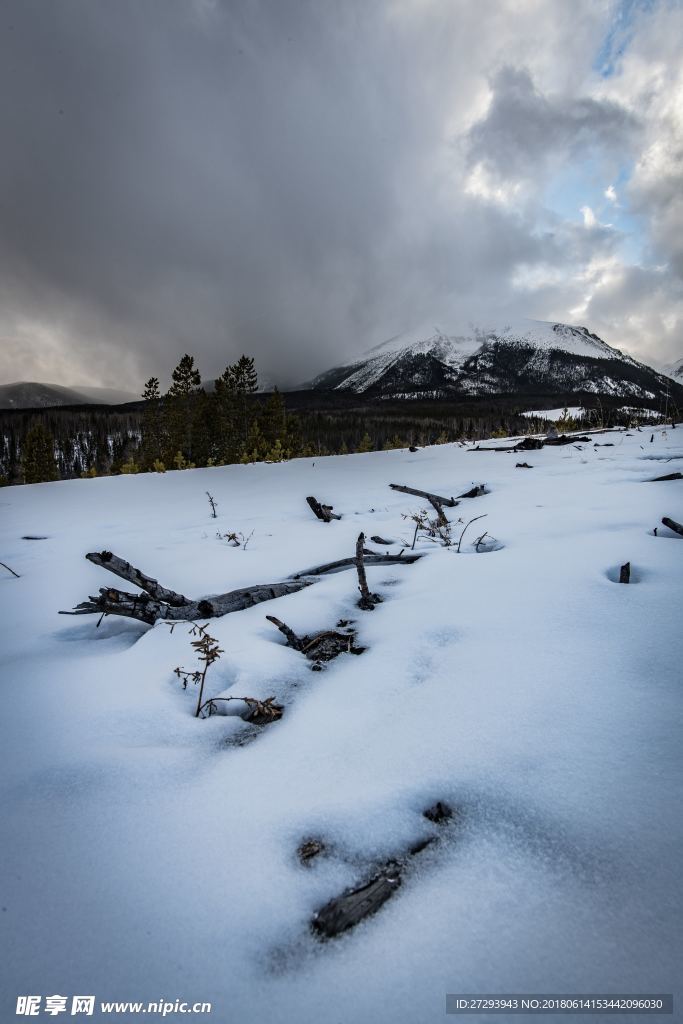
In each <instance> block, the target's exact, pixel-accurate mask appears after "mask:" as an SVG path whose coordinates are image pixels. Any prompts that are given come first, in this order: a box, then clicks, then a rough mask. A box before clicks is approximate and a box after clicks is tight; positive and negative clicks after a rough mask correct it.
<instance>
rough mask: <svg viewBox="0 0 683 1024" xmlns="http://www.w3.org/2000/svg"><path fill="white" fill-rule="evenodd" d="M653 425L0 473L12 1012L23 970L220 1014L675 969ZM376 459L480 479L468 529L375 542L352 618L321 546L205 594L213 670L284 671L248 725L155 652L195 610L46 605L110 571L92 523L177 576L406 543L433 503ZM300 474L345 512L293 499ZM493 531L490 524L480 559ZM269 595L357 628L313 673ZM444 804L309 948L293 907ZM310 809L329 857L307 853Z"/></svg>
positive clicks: (663, 586) (359, 876)
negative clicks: (252, 458) (228, 604)
mask: <svg viewBox="0 0 683 1024" xmlns="http://www.w3.org/2000/svg"><path fill="white" fill-rule="evenodd" d="M651 433H652V431H651V430H650V429H649V428H648V430H647V431H642V432H640V431H633V432H614V433H611V434H597V435H596V436H595V442H597V443H599V445H600V446H599V447H598V446H596V445H595V444H594V443H591V444H585V445H583V446H581V449H582V450H577V448H575V447H573V446H569V447H560V448H545V449H543V450H542V451H532V452H524V453H522V455H521V456H519V455H515V454H499V453H496V452H490V453H484V452H481V453H477V454H473V453H471V452H470V451H469V450H468V448H467V447H465V446H461V445H443V446H435V447H431V448H426V449H423V450H421V451H418V452H416V453H412V454H411V453H409V452H408V451H390V452H379V453H371V454H367V455H354V456H339V457H334V458H326V459H320V458H316V459H314V460H311V459H302V460H297V461H294V462H290V463H286V464H276V465H263V464H260V465H249V466H230V467H223V468H214V469H205V470H194V471H184V472H169V473H166V474H164V475H156V474H147V475H140V476H121V477H115V478H105V479H95V480H74V481H68V482H57V483H50V484H39V485H34V486H31V487H28V486H27V487H12V488H5V489H3V490H2V491H0V503H1V504H2V520H1V526H0V530H1V537H2V541H1V546H0V550H1V552H2V555H1V557H2V561H3V562H6V563H7V564H8V565H10V566H11V567H12V568H13V569H14V570H15V571H16V572H18V573H20V575H21V578H20V579H15V578H13V577H11V576H10V575H9V574H8V573H5V571H4V570H1V569H0V572H1V573H2V575H1V576H0V593H1V594H2V614H1V616H0V623H1V626H0V628H1V630H2V650H3V667H4V671H3V690H4V692H3V700H4V708H3V710H4V721H5V723H6V727H5V736H4V742H3V754H4V765H3V772H2V777H1V786H2V820H3V825H4V835H5V841H4V844H3V880H4V882H5V883H6V884H5V893H4V894H3V899H2V906H3V908H6V910H5V911H4V914H3V919H4V923H5V925H6V927H7V929H8V933H9V934H10V935H11V941H10V942H8V943H6V948H5V954H4V957H3V963H2V971H3V975H4V981H3V991H4V999H5V1000H6V1001H7V1002H8V1003H9V1004H10V1005H11V1006H12V1011H11V1015H12V1017H13V1014H14V1003H15V1000H16V997H17V995H19V994H22V993H32V992H42V993H43V994H46V995H47V994H52V993H56V992H59V993H94V994H96V995H97V998H98V999H117V1000H125V999H133V1000H138V999H140V1000H156V999H159V998H162V999H167V1000H175V999H176V998H180V999H188V1000H190V1001H195V1000H197V1001H199V1000H208V1001H211V1002H212V1003H213V1005H214V1010H213V1014H212V1017H211V1019H215V1020H218V1021H228V1020H234V1021H240V1022H259V1024H260V1022H262V1021H263V1022H265V1021H269V1022H277V1024H279V1022H291V1021H297V1022H302V1024H309V1022H310V1024H313V1022H326V1021H331V1022H338V1021H339V1022H341V1021H344V1022H346V1021H355V1022H370V1021H373V1022H380V1024H383V1022H387V1024H388V1022H390V1021H391V1022H406V1024H408V1022H410V1024H412V1022H418V1021H419V1022H422V1021H431V1020H435V1019H440V1017H441V1016H442V1015H443V1010H444V999H445V994H446V992H453V993H457V992H477V991H479V992H534V991H537V992H553V991H555V992H565V993H567V992H648V991H649V992H657V991H660V992H670V991H671V990H672V987H673V986H674V985H675V984H676V980H677V978H678V977H679V976H680V974H679V965H680V955H681V948H680V947H681V941H680V940H681V924H680V922H681V909H682V908H681V897H680V894H681V891H682V890H681V884H680V883H681V864H682V863H683V858H682V857H681V840H682V839H683V823H682V821H681V815H680V787H681V747H680V728H681V711H680V707H681V704H680V665H681V655H682V654H683V643H682V641H681V630H680V607H681V597H682V593H681V590H682V588H681V579H682V574H681V563H682V561H683V538H680V537H678V536H676V535H675V534H674V533H672V532H671V531H669V530H667V529H666V528H664V527H662V526H661V525H659V527H658V531H657V535H655V534H654V532H653V528H654V527H656V526H657V525H658V524H660V520H661V517H662V516H663V515H668V516H670V517H672V518H673V519H675V520H678V521H681V520H683V484H682V483H681V482H678V481H673V482H662V483H649V482H646V481H648V480H650V479H651V478H652V477H653V476H658V475H661V474H662V473H666V472H671V471H673V470H675V469H679V468H681V469H683V430H681V428H680V427H679V428H678V429H676V430H671V429H669V430H663V429H661V428H655V429H654V441H653V442H652V443H650V436H651ZM494 443H495V444H497V445H499V446H500V445H504V443H505V442H502V441H496V442H494ZM605 444H611V445H613V446H612V447H603V446H602V445H605ZM518 461H526V462H528V463H531V464H532V466H533V469H532V470H520V469H517V468H516V463H517V462H518ZM392 482H395V483H406V484H409V485H411V486H415V487H418V488H420V487H421V488H425V489H427V490H430V491H435V492H436V493H441V494H444V495H450V494H459V493H461V492H462V491H464V490H466V489H467V488H469V487H470V486H471V485H472V483H478V482H485V483H486V485H487V487H488V488H489V493H487V494H486V495H484V496H483V497H480V498H476V499H472V500H464V501H463V502H462V503H461V505H460V506H459V507H458V508H457V509H452V510H447V511H449V518H451V519H452V520H456V519H457V518H458V516H459V515H462V516H463V517H466V518H467V519H469V518H471V517H472V516H475V515H479V514H483V513H485V514H486V518H485V519H483V520H481V521H480V522H478V523H477V524H475V525H473V526H472V527H470V529H469V531H468V533H467V534H466V536H465V542H464V548H463V553H461V554H456V553H455V551H454V549H453V548H443V547H440V546H438V545H436V544H435V543H433V542H428V541H426V540H424V541H421V542H419V543H418V550H419V551H420V552H422V553H424V556H425V557H423V558H422V559H421V560H420V561H418V562H417V563H416V564H414V565H397V566H388V567H368V578H369V582H370V587H371V589H372V590H374V591H377V592H379V593H380V594H381V595H382V597H383V599H384V600H383V603H382V604H380V605H379V606H378V607H377V608H376V609H375V610H374V611H372V612H361V611H360V610H358V609H357V608H356V607H355V601H356V598H357V591H356V581H355V577H354V575H353V574H352V573H350V572H340V573H337V574H335V575H331V576H329V577H322V578H321V579H320V581H319V582H317V583H315V584H314V585H312V586H310V587H308V588H307V589H305V590H302V591H300V592H299V593H297V594H294V595H290V596H288V597H285V598H281V599H279V600H276V601H272V602H269V603H267V604H263V605H260V606H257V607H255V608H251V609H249V610H246V611H243V612H239V613H235V614H232V615H228V616H225V617H224V618H222V619H218V620H211V622H210V631H211V633H212V635H213V636H215V637H217V639H218V640H219V642H220V646H221V648H223V650H224V654H223V655H222V657H221V659H220V661H219V662H218V663H217V664H216V665H214V666H213V667H212V668H211V669H210V671H209V674H208V680H207V691H206V696H215V695H217V694H220V693H223V694H230V695H237V696H240V697H244V696H252V697H259V698H264V697H267V696H270V695H271V694H273V695H275V696H276V697H277V698H278V700H279V701H280V702H281V703H282V704H284V706H285V714H284V717H283V718H282V720H281V721H279V722H276V723H274V724H272V725H268V726H266V727H263V728H262V729H260V730H257V729H256V727H253V726H248V725H247V724H245V723H244V722H243V721H242V720H241V719H239V718H236V717H235V716H234V715H231V716H229V717H227V716H215V717H212V718H210V719H206V720H197V719H195V718H194V717H193V714H192V712H193V710H194V704H195V700H196V691H195V690H194V687H193V686H192V684H190V685H189V686H188V689H187V691H184V690H183V689H182V686H181V684H180V681H179V680H178V679H177V677H176V676H175V675H174V674H173V669H174V668H175V666H177V665H182V666H185V667H193V666H194V664H195V663H194V661H193V657H192V651H191V648H190V637H188V635H187V628H186V627H185V626H184V625H182V624H181V625H179V626H177V627H176V628H175V629H174V630H173V632H171V631H170V630H169V628H168V627H167V626H165V625H164V624H158V625H157V626H155V627H154V628H150V629H147V628H146V627H143V626H141V625H138V624H135V623H132V622H130V621H126V620H117V619H115V618H113V617H110V618H107V619H105V620H104V621H103V622H102V624H101V626H100V627H99V628H97V625H96V623H97V619H96V617H82V618H66V617H60V616H59V615H58V614H57V612H58V609H68V608H71V607H72V606H73V605H74V604H76V603H77V602H78V601H81V600H84V599H85V598H86V597H87V595H88V594H94V593H97V588H98V587H100V586H106V585H113V586H117V585H118V584H117V581H115V580H114V577H112V576H111V575H110V574H108V573H106V572H105V571H104V570H103V569H101V568H99V567H96V566H94V565H92V564H91V563H89V562H87V561H86V560H85V559H84V557H83V556H84V554H85V553H86V552H87V551H91V550H101V549H103V548H107V549H110V550H112V551H114V552H116V553H117V554H119V555H121V556H123V557H124V558H126V559H130V561H131V562H132V563H133V564H135V565H138V566H140V568H142V569H143V570H144V571H145V572H147V573H149V574H150V575H152V576H154V577H156V578H158V579H160V580H161V582H162V583H164V584H165V585H166V586H169V587H172V588H173V589H175V590H178V591H181V592H183V593H186V594H189V595H191V596H200V595H205V594H211V593H217V592H221V591H224V590H227V589H232V588H237V587H242V586H248V585H249V584H252V583H256V582H263V583H265V582H271V581H275V580H280V579H283V578H285V577H287V576H288V575H289V574H292V573H295V572H298V571H301V570H303V569H306V568H307V567H310V566H312V565H315V564H318V563H321V562H325V561H329V560H333V559H336V558H341V557H344V556H346V555H350V554H352V553H353V550H354V545H355V540H356V537H357V535H358V533H359V531H360V530H364V531H365V533H366V535H367V536H371V535H373V534H381V535H382V536H383V537H387V538H393V539H395V541H396V545H395V546H394V547H392V548H391V549H390V550H393V551H398V550H399V548H400V547H401V546H405V545H406V543H407V542H408V540H409V538H412V523H409V522H406V521H405V520H403V519H402V514H403V513H410V512H412V511H415V510H416V509H419V508H421V507H422V502H421V501H420V499H418V498H415V499H413V498H411V497H410V496H409V495H406V494H401V493H397V492H394V491H392V490H390V489H389V487H388V485H389V483H392ZM207 490H208V491H210V492H211V494H212V495H213V496H214V497H215V499H216V501H217V503H218V518H217V519H212V518H211V517H210V510H209V506H208V502H207V499H206V495H205V491H207ZM308 494H315V495H316V496H317V497H318V498H319V499H320V500H324V501H326V502H328V503H331V504H333V505H334V506H335V510H336V511H338V512H340V513H342V514H343V518H342V520H341V521H339V522H333V523H331V524H323V523H320V522H318V521H317V520H315V519H314V518H313V516H312V515H311V513H310V510H309V509H308V507H307V505H306V504H305V500H304V499H305V497H306V495H308ZM477 528H479V530H478V529H477ZM460 529H462V527H459V528H456V535H457V533H459V531H460ZM484 529H486V530H487V531H488V532H489V533H490V535H491V536H493V537H495V538H496V539H497V541H498V549H497V550H491V551H488V552H486V553H484V552H480V553H478V554H477V553H476V552H475V550H474V541H475V540H476V537H477V534H478V533H479V532H481V531H483V530H484ZM231 530H238V531H241V532H243V533H244V534H245V536H246V535H249V533H251V531H252V530H253V531H254V533H253V536H252V539H251V540H250V542H249V545H248V547H247V549H246V550H244V549H242V548H235V547H232V546H230V545H229V544H226V543H225V542H224V541H220V540H219V539H217V537H216V532H217V531H218V532H220V533H226V532H228V531H231ZM25 535H44V536H46V539H45V540H40V541H28V540H23V539H22V537H23V536H25ZM371 546H373V547H374V545H371ZM627 560H630V561H631V564H632V567H633V578H634V581H635V582H634V583H633V584H631V585H629V586H623V585H619V584H617V583H615V582H613V580H614V579H615V572H618V567H619V566H620V565H621V564H622V563H623V562H625V561H627ZM122 586H124V587H125V588H126V589H130V587H129V586H128V585H126V584H122ZM266 614H274V615H277V616H279V617H280V618H282V619H284V620H285V621H286V622H287V623H288V624H289V625H290V626H292V628H294V629H295V630H297V631H299V632H302V633H303V632H307V633H313V632H314V631H317V630H323V629H325V628H329V627H330V626H334V624H335V623H336V621H337V620H338V619H339V618H341V617H343V618H353V619H355V620H356V623H357V628H358V633H359V638H358V639H359V643H360V644H362V645H363V646H365V647H367V651H366V652H365V653H364V654H363V655H361V656H359V657H356V656H353V655H342V656H341V657H339V658H338V659H336V660H335V661H332V662H331V663H329V665H328V666H327V667H326V669H325V670H324V671H322V672H312V671H311V667H310V663H309V662H307V661H306V659H304V658H303V657H302V656H301V655H300V654H298V653H297V652H296V651H294V650H291V649H289V648H287V647H285V646H284V644H283V642H282V641H283V638H282V636H281V635H280V633H279V632H277V630H275V629H274V627H273V626H271V625H270V624H269V623H268V622H267V621H266V619H265V616H266ZM250 737H253V738H251V741H250V742H243V743H242V742H241V741H244V740H247V739H249V738H250ZM438 799H440V800H445V801H448V802H449V803H450V804H451V805H452V806H453V807H455V808H456V809H458V811H459V813H460V816H461V817H460V825H459V826H457V827H453V828H452V829H450V830H449V829H446V830H445V831H443V832H442V833H439V834H441V835H442V839H441V841H440V842H439V843H438V844H436V845H434V846H432V847H430V848H429V849H427V850H426V851H424V852H423V853H422V854H420V855H418V856H417V857H415V858H414V867H413V868H412V869H411V871H410V872H409V873H408V874H407V875H406V878H405V881H404V884H403V885H402V886H401V888H400V890H399V891H398V893H397V895H396V896H395V897H394V898H393V899H392V900H390V901H389V902H388V903H387V904H386V905H385V906H384V907H383V908H382V910H381V911H380V912H379V913H378V914H377V915H376V916H374V917H373V918H371V919H369V920H367V921H366V922H364V923H363V924H361V925H359V926H358V927H357V928H356V929H354V930H353V931H352V932H349V933H348V934H347V935H345V936H344V937H342V938H340V939H337V940H334V941H332V942H329V943H326V944H320V943H318V942H317V941H316V940H315V939H314V938H313V937H312V935H311V934H310V932H309V929H308V923H309V921H310V919H311V917H312V915H313V914H314V913H315V911H316V910H317V909H319V908H320V907H321V906H322V905H323V904H324V903H325V902H326V901H327V900H329V899H330V898H331V897H333V896H334V895H337V894H338V893H340V892H342V891H343V889H344V888H345V887H346V886H348V885H351V884H354V883H357V882H359V881H361V880H363V879H365V878H367V877H369V874H370V873H371V872H372V870H373V868H374V867H376V866H377V865H380V864H382V863H383V862H384V861H385V860H387V859H388V858H390V857H393V856H396V855H397V854H400V853H401V852H405V850H406V849H407V848H408V847H409V846H410V845H411V843H413V842H414V841H415V839H416V838H418V837H420V836H424V835H429V834H431V833H432V832H435V827H434V826H431V825H430V824H429V823H428V822H426V821H425V819H424V818H423V817H422V813H421V812H422V811H423V810H424V809H425V808H426V807H428V806H429V805H430V804H433V803H434V801H435V800H438ZM311 836H319V837H322V838H323V839H324V840H325V842H326V844H327V846H328V847H329V849H330V854H329V856H327V857H325V858H322V859H320V860H319V862H317V861H314V862H313V863H312V864H311V865H310V867H303V866H302V865H300V864H299V863H298V861H297V858H296V850H297V847H298V845H299V843H300V842H301V840H302V839H304V838H308V837H311ZM8 1019H9V1018H8ZM117 1019H121V1020H125V1019H126V1017H125V1016H124V1015H120V1016H119V1017H118V1018H117ZM129 1019H134V1018H132V1017H131V1018H129ZM473 1019H477V1018H473ZM483 1019H484V1018H482V1020H483ZM582 1019H584V1020H587V1021H588V1020H590V1019H591V1018H590V1017H584V1018H582Z"/></svg>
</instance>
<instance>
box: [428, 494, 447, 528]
mask: <svg viewBox="0 0 683 1024" xmlns="http://www.w3.org/2000/svg"><path fill="white" fill-rule="evenodd" d="M427 500H428V501H429V502H430V504H431V505H432V506H433V508H434V510H435V512H436V522H437V525H438V526H448V520H447V519H446V513H445V512H444V510H443V505H442V504H441V502H440V501H437V500H436V498H428V499H427Z"/></svg>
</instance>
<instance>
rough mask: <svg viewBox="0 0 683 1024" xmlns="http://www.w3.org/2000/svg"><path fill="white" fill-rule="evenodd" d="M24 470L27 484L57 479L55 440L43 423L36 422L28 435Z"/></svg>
mask: <svg viewBox="0 0 683 1024" xmlns="http://www.w3.org/2000/svg"><path fill="white" fill-rule="evenodd" d="M23 471H24V483H27V484H39V483H44V482H45V481H47V480H56V479H57V463H56V461H55V444H54V440H53V439H52V437H51V436H50V434H48V432H47V430H46V429H45V427H44V426H43V425H42V423H36V424H35V425H34V426H33V427H32V428H31V429H30V430H29V432H28V434H27V435H26V441H25V443H24V458H23Z"/></svg>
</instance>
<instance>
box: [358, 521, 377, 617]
mask: <svg viewBox="0 0 683 1024" xmlns="http://www.w3.org/2000/svg"><path fill="white" fill-rule="evenodd" d="M364 542H365V534H364V533H359V534H358V540H357V541H356V570H357V572H358V589H359V590H360V601H359V602H358V607H359V608H362V609H363V611H366V612H371V611H373V610H374V608H375V605H376V604H378V603H379V600H380V599H379V597H378V596H377V594H371V593H370V588H369V587H368V578H367V576H366V574H365V564H364V551H365V548H364Z"/></svg>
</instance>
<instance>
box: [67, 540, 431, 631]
mask: <svg viewBox="0 0 683 1024" xmlns="http://www.w3.org/2000/svg"><path fill="white" fill-rule="evenodd" d="M420 557H421V556H420V555H406V557H405V558H404V557H403V552H402V551H401V552H399V554H398V555H390V554H389V553H388V552H387V553H386V554H384V555H380V554H377V553H375V552H368V553H367V562H368V563H369V564H370V565H395V564H397V563H398V562H407V563H411V562H414V561H416V560H417V559H418V558H420ZM86 558H87V559H88V560H89V561H91V562H94V563H95V564H96V565H100V566H101V567H102V568H103V569H108V570H109V571H110V572H112V573H114V575H116V576H124V573H125V576H124V578H126V579H129V580H130V581H131V582H135V583H137V582H138V581H139V580H144V581H145V586H146V587H148V588H149V590H147V591H143V593H141V594H129V593H127V592H126V591H123V590H116V589H114V588H113V587H100V592H99V595H97V596H92V595H91V596H90V598H89V599H88V600H87V601H82V602H81V603H80V604H78V605H76V607H75V608H74V609H72V610H71V611H61V612H60V615H93V614H99V615H120V616H123V617H124V618H130V619H137V620H138V621H139V622H145V623H146V624H147V625H149V626H152V625H154V623H155V622H157V621H159V620H165V621H168V622H182V621H193V620H195V619H210V618H218V617H220V616H221V615H228V614H229V613H230V612H237V611H242V610H243V609H245V608H251V607H253V606H254V605H257V604H260V603H261V602H263V601H272V600H274V599H275V598H278V597H283V596H285V595H287V594H295V593H296V592H297V591H299V590H302V589H303V588H304V587H309V586H311V584H313V583H315V577H316V576H322V575H324V574H325V573H328V572H338V571H341V570H342V569H348V568H350V567H351V566H356V565H357V557H356V558H343V559H340V560H339V561H337V562H330V563H329V564H328V565H320V566H315V567H314V568H313V569H309V570H308V571H307V572H303V573H297V574H296V576H293V577H291V578H290V579H288V580H285V581H283V582H281V583H264V584H259V585H257V586H253V587H243V588H241V589H239V590H232V591H229V592H228V593H227V594H216V595H214V596H211V597H204V598H201V599H200V600H198V601H193V600H190V598H186V597H184V598H183V600H184V602H185V603H184V604H180V603H178V602H179V601H180V599H181V597H182V595H181V594H177V593H176V592H175V591H173V590H168V589H167V588H166V587H162V586H161V585H160V584H159V583H158V582H157V581H156V580H153V579H152V578H151V577H149V576H146V575H145V574H144V573H142V572H141V571H140V570H139V569H136V568H135V566H132V565H131V564H130V563H129V562H125V561H124V560H123V559H122V558H119V557H118V556H116V555H113V554H111V552H106V551H103V552H91V553H89V554H87V555H86ZM139 585H142V584H139ZM161 595H164V596H165V599H162V598H161ZM171 600H172V601H173V602H175V603H171Z"/></svg>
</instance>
